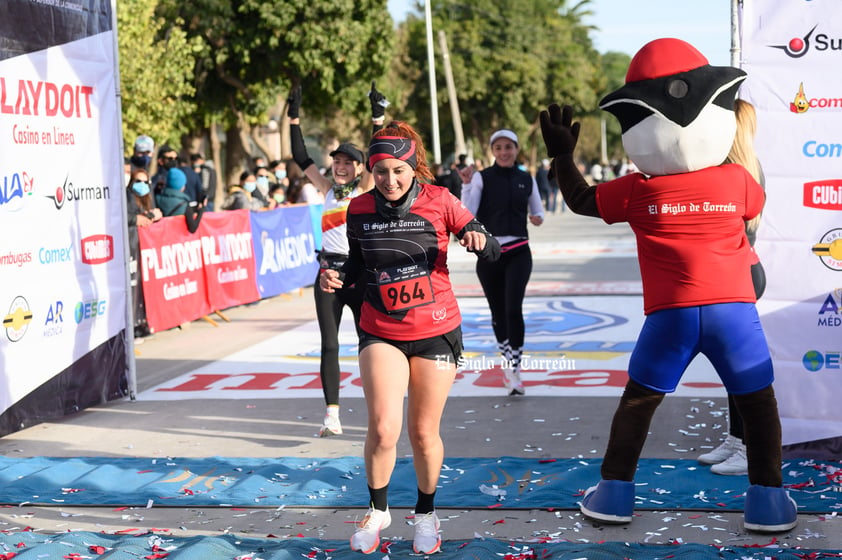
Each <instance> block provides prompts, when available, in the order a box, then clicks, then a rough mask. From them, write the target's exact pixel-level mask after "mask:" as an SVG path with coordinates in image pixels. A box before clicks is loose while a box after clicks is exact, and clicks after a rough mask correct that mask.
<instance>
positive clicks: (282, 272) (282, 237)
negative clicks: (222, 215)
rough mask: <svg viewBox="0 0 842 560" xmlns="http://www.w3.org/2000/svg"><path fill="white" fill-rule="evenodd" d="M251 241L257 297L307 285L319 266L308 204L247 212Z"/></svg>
mask: <svg viewBox="0 0 842 560" xmlns="http://www.w3.org/2000/svg"><path fill="white" fill-rule="evenodd" d="M251 230H252V242H253V244H254V257H255V263H256V266H257V276H256V278H257V289H258V290H259V291H260V297H261V298H267V297H273V296H277V295H280V294H283V293H286V292H289V291H292V290H295V289H297V288H301V287H302V286H311V285H312V284H313V280H314V279H315V278H316V273H317V271H318V269H319V262H318V258H317V255H316V248H317V247H318V241H319V240H317V236H316V234H315V232H316V231H318V233H319V236H318V237H319V238H321V223H319V227H318V229H314V221H313V214H312V213H311V208H310V206H288V207H283V208H278V209H275V210H270V211H267V212H251Z"/></svg>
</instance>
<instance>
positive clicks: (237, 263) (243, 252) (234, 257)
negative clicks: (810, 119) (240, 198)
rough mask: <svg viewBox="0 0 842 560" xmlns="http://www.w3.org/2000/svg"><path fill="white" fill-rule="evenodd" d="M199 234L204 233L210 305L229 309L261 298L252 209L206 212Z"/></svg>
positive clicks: (203, 243)
mask: <svg viewBox="0 0 842 560" xmlns="http://www.w3.org/2000/svg"><path fill="white" fill-rule="evenodd" d="M196 234H197V235H201V236H202V249H203V255H204V259H205V276H206V279H207V289H208V301H209V302H210V305H211V307H212V308H213V309H227V308H229V307H233V306H235V305H242V304H244V303H251V302H253V301H257V300H259V299H260V294H259V292H258V291H257V280H256V279H255V271H256V270H257V267H256V266H255V262H254V247H253V246H252V242H251V220H250V219H249V211H248V210H234V211H226V212H209V213H206V214H204V215H203V216H202V222H201V224H200V225H199V229H198V230H197V231H196Z"/></svg>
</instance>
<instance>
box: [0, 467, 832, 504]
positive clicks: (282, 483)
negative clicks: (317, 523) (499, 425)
mask: <svg viewBox="0 0 842 560" xmlns="http://www.w3.org/2000/svg"><path fill="white" fill-rule="evenodd" d="M600 463H601V460H599V459H591V460H587V459H524V458H516V457H501V458H490V459H489V458H447V459H446V460H445V467H444V469H443V471H442V476H441V484H440V489H439V490H438V492H437V494H436V505H437V507H439V508H465V507H472V508H480V507H502V508H511V509H519V508H524V509H525V508H557V509H578V506H577V502H578V501H579V500H580V499H581V496H582V492H583V491H584V490H585V489H586V488H588V487H590V486H592V485H594V484H596V482H597V481H598V480H599V466H600ZM783 474H784V485H785V486H786V487H787V488H788V489H789V490H790V494H791V495H792V497H793V498H795V500H796V502H798V505H799V510H798V511H799V513H833V512H836V511H839V510H840V509H842V463H840V462H828V461H823V462H819V461H814V460H804V461H798V460H788V461H787V462H786V463H785V464H784V468H783ZM635 483H636V492H635V493H636V496H637V500H636V502H637V503H636V506H635V507H636V508H637V509H643V510H660V509H682V510H703V511H717V510H721V511H742V508H743V493H744V492H745V490H746V488H747V487H748V478H747V477H745V476H717V475H714V474H711V473H710V469H709V468H707V467H704V466H702V465H699V464H698V463H697V462H696V461H691V460H665V459H642V460H641V461H640V465H639V468H638V473H637V476H636V477H635ZM368 499H369V497H368V490H367V486H366V482H365V473H364V467H363V463H362V459H360V458H359V457H343V458H338V459H300V458H278V459H265V458H247V457H244V458H232V457H209V458H169V459H160V458H157V459H152V458H124V457H73V458H62V457H32V458H11V457H0V503H3V504H13V505H15V504H23V503H30V504H40V505H66V506H71V505H77V506H87V505H125V506H146V505H148V504H149V503H150V502H151V503H154V505H155V506H156V507H162V506H163V507H166V506H178V507H184V506H250V507H255V506H267V507H269V506H280V505H285V506H288V507H293V506H303V507H363V506H364V505H365V504H367V503H368ZM416 499H417V489H416V485H415V472H414V470H413V468H412V462H411V460H409V459H399V460H398V462H397V465H396V469H395V473H394V475H393V477H392V484H391V485H390V487H389V502H390V504H391V505H392V506H393V507H407V508H411V507H413V506H414V504H415V501H416Z"/></svg>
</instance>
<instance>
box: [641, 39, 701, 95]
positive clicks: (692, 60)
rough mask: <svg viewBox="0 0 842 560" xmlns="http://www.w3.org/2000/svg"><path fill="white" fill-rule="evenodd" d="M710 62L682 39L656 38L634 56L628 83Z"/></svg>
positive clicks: (678, 72) (670, 74)
mask: <svg viewBox="0 0 842 560" xmlns="http://www.w3.org/2000/svg"><path fill="white" fill-rule="evenodd" d="M708 64H710V63H709V62H708V59H707V58H705V55H703V54H702V53H700V52H699V51H698V50H697V49H696V47H694V46H693V45H691V44H690V43H687V42H685V41H682V40H681V39H671V38H665V39H655V40H654V41H650V42H648V43H646V44H645V45H643V47H641V49H640V50H639V51H637V54H635V55H634V58H632V61H631V63H630V64H629V69H628V71H627V72H626V83H627V84H628V83H631V82H639V81H641V80H651V79H653V78H663V77H664V76H673V75H675V74H680V73H681V72H687V71H688V70H694V69H696V68H699V67H701V66H706V65H708Z"/></svg>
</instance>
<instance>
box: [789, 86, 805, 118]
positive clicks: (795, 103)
mask: <svg viewBox="0 0 842 560" xmlns="http://www.w3.org/2000/svg"><path fill="white" fill-rule="evenodd" d="M809 108H810V102H809V101H808V100H807V96H806V95H804V82H801V84H800V85H799V86H798V94H797V95H796V96H795V99H793V100H792V103H790V104H789V110H790V111H792V112H793V113H806V112H807V109H809Z"/></svg>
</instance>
